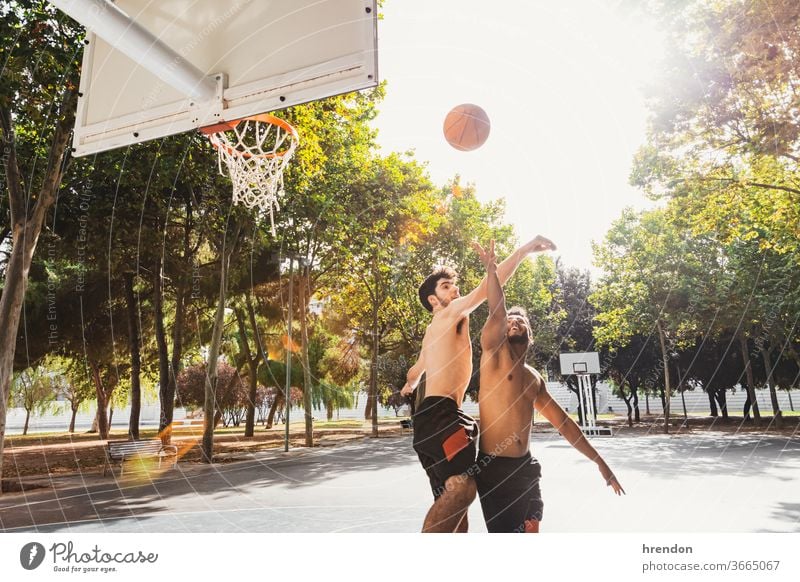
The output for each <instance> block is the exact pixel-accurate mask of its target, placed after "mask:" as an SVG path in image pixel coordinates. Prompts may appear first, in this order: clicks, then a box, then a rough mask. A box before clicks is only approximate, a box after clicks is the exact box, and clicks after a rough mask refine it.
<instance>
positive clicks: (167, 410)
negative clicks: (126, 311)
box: [153, 255, 174, 444]
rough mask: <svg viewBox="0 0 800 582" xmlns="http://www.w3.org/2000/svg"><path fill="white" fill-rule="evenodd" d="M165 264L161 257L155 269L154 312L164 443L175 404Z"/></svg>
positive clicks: (160, 415) (161, 429) (160, 428)
mask: <svg viewBox="0 0 800 582" xmlns="http://www.w3.org/2000/svg"><path fill="white" fill-rule="evenodd" d="M163 277H164V273H163V263H162V258H161V255H159V256H158V258H157V259H156V264H155V268H154V269H153V310H154V312H155V313H154V315H155V322H154V323H155V332H156V334H155V335H156V346H157V347H158V401H159V404H160V405H161V411H160V412H159V418H158V432H159V434H160V435H161V439H162V442H164V443H165V444H166V443H167V442H169V439H170V436H171V435H169V425H170V416H171V409H172V407H173V406H174V402H171V401H170V398H169V350H168V348H167V334H166V331H165V330H164V283H163Z"/></svg>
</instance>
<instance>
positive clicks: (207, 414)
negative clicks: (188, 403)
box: [201, 223, 241, 463]
mask: <svg viewBox="0 0 800 582" xmlns="http://www.w3.org/2000/svg"><path fill="white" fill-rule="evenodd" d="M240 230H241V225H240V224H238V223H237V224H236V225H235V228H234V231H235V234H234V236H233V237H232V239H231V240H230V241H229V240H228V237H227V234H228V233H227V224H226V229H225V238H224V239H223V241H222V251H221V252H220V254H219V259H220V280H219V298H218V300H217V314H216V316H215V317H214V331H213V332H212V334H211V345H210V346H209V349H208V367H207V368H206V391H205V392H206V393H205V403H204V406H203V441H202V448H201V453H202V454H201V457H202V460H203V462H204V463H213V462H214V426H215V424H216V422H215V419H214V415H215V410H216V408H217V406H216V395H217V378H218V376H217V362H218V360H219V350H220V346H221V345H222V329H223V327H224V326H225V298H226V295H227V290H228V272H229V267H230V258H231V254H232V253H233V249H234V247H235V246H236V240H237V239H238V238H239V231H240Z"/></svg>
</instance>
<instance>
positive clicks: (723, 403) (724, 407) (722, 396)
mask: <svg viewBox="0 0 800 582" xmlns="http://www.w3.org/2000/svg"><path fill="white" fill-rule="evenodd" d="M727 392H728V391H727V390H725V389H724V388H720V389H718V390H717V393H716V394H717V402H718V403H719V409H720V411H721V412H722V418H723V420H728V394H727Z"/></svg>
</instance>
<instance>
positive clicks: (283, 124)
mask: <svg viewBox="0 0 800 582" xmlns="http://www.w3.org/2000/svg"><path fill="white" fill-rule="evenodd" d="M243 121H258V122H260V123H268V124H270V125H274V126H276V127H280V128H281V129H282V130H284V131H285V132H286V133H288V134H290V135H291V136H292V139H293V140H294V141H296V142H299V141H300V136H299V135H298V134H297V130H296V129H295V128H294V127H292V125H291V124H290V123H289V122H288V121H284V120H283V119H281V118H280V117H275V116H274V115H270V114H268V113H262V114H261V115H253V116H251V117H243V118H241V119H236V120H234V121H223V122H222V123H217V124H215V125H209V126H206V127H201V128H200V131H202V132H203V133H204V134H205V135H207V136H209V137H211V136H212V135H215V134H217V133H224V132H226V131H231V130H232V129H235V128H236V127H237V126H238V125H239V124H240V123H241V122H243ZM211 145H213V146H214V148H218V147H220V146H218V145H217V144H216V143H214V142H213V141H212V142H211ZM222 147H223V149H225V150H226V151H227V152H228V153H229V154H232V155H235V156H241V157H244V158H282V157H283V156H285V155H286V154H287V153H288V152H289V150H288V149H287V150H286V151H283V152H273V153H266V154H251V153H250V152H240V151H239V150H236V149H233V148H230V147H227V146H222Z"/></svg>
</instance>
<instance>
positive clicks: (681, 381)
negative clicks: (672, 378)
mask: <svg viewBox="0 0 800 582" xmlns="http://www.w3.org/2000/svg"><path fill="white" fill-rule="evenodd" d="M675 367H676V369H677V370H678V392H680V393H681V403H682V404H683V419H684V420H689V415H688V414H687V413H686V394H685V392H686V386H685V385H684V378H683V377H682V376H681V368H680V366H678V365H676V366H675Z"/></svg>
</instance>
